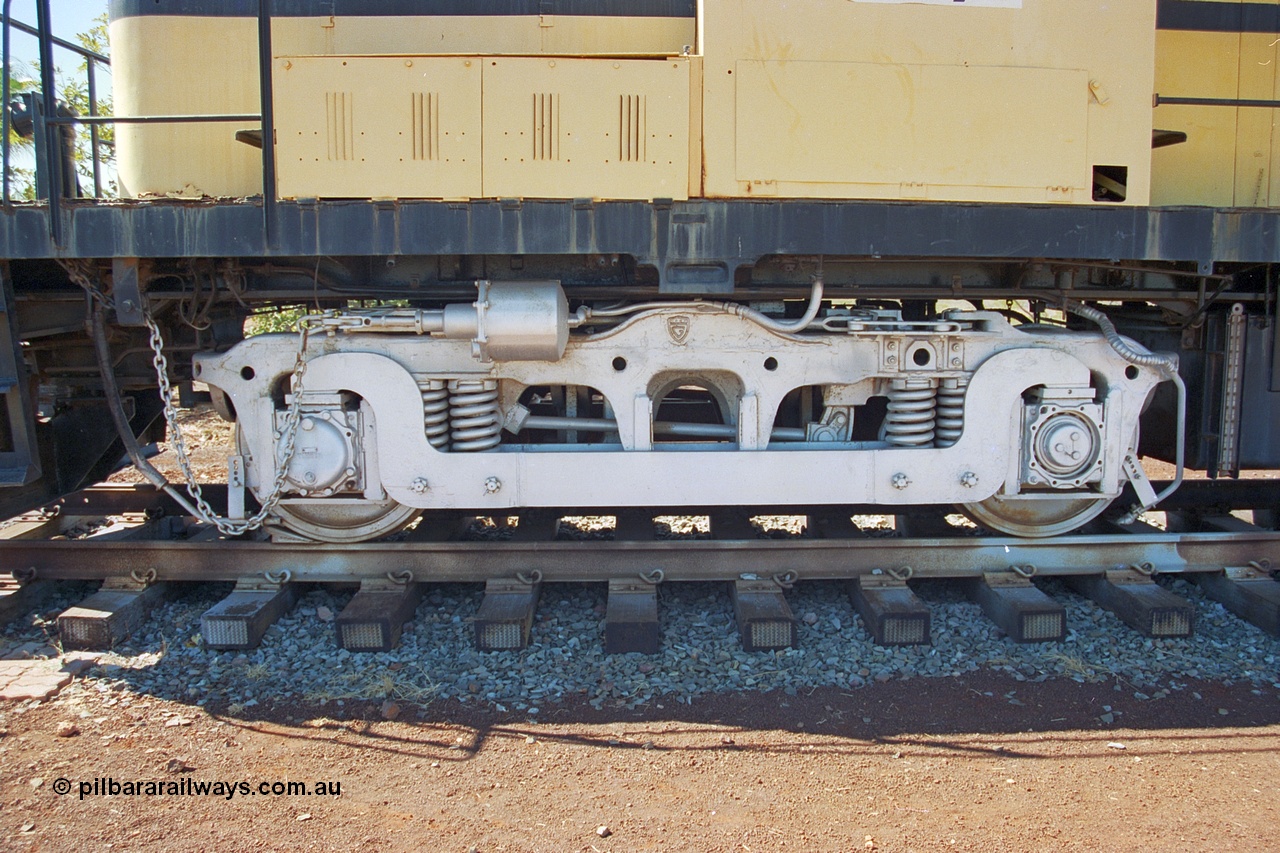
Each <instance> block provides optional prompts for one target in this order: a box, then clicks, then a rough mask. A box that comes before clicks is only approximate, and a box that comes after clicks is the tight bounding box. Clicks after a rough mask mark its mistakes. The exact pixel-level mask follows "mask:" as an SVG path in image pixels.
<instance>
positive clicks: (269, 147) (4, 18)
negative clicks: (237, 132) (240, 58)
mask: <svg viewBox="0 0 1280 853" xmlns="http://www.w3.org/2000/svg"><path fill="white" fill-rule="evenodd" d="M11 3H12V0H3V9H2V10H0V29H2V31H3V35H2V37H0V38H2V41H3V47H2V52H3V69H2V71H0V73H2V75H3V85H2V88H3V93H2V95H0V112H3V117H2V118H0V132H2V133H3V137H4V138H3V144H0V148H2V149H3V153H2V159H3V164H2V166H0V168H2V170H3V177H2V179H0V180H2V182H3V191H2V192H0V200H2V201H3V204H4V207H6V208H8V207H9V206H10V205H11V204H12V197H11V193H10V178H9V167H10V144H9V132H10V117H9V99H10V96H11V79H10V70H9V60H10V29H11V28H14V29H17V30H19V31H20V32H24V33H27V34H29V35H33V36H36V38H37V39H39V43H40V88H41V97H42V103H43V110H44V115H43V117H36V118H37V119H38V120H40V121H41V122H42V123H43V124H44V125H45V126H49V127H55V128H56V127H59V126H67V125H76V124H81V125H88V126H89V131H90V147H91V151H92V159H93V197H94V198H101V197H102V177H101V171H100V170H101V163H100V162H99V152H100V150H101V144H102V143H101V140H100V139H99V132H98V127H99V126H100V125H105V124H113V125H114V124H187V123H204V122H244V121H258V122H261V123H262V202H263V204H262V207H263V232H264V234H265V236H266V239H267V242H268V243H270V242H271V241H272V239H273V235H274V232H275V212H276V192H275V121H274V109H273V106H274V105H273V101H272V98H273V94H272V68H271V58H272V57H271V22H272V14H271V2H270V0H259V2H258V66H259V79H260V81H261V93H260V94H261V99H262V112H261V113H260V114H249V113H246V114H237V115H167V116H103V115H99V114H98V93H97V77H96V73H95V72H96V67H97V65H98V64H99V63H101V64H103V65H107V66H110V64H111V59H110V57H107V56H104V55H103V54H100V53H98V52H96V51H92V50H89V49H88V48H86V47H83V46H81V45H77V44H75V43H73V42H69V41H66V40H65V39H61V38H58V37H57V36H55V35H53V33H52V31H51V25H50V13H49V0H36V26H35V27H32V26H31V25H30V24H25V23H23V22H21V21H16V20H14V19H13V17H12V16H11V15H10V14H9V10H10V5H11ZM54 47H60V48H63V49H65V50H69V51H71V52H73V53H75V54H77V55H79V56H81V57H83V58H84V59H85V61H86V77H87V81H88V87H89V90H88V96H89V115H88V116H59V115H58V114H57V88H56V86H57V84H56V81H55V79H54V67H53V48H54ZM44 143H45V148H46V150H45V157H44V161H45V165H46V168H47V169H48V170H49V172H50V174H49V175H48V177H49V180H48V186H49V231H50V234H51V236H52V237H53V242H54V244H55V245H61V243H62V216H61V210H62V204H61V201H62V181H63V176H62V168H63V163H62V157H61V153H60V146H61V140H60V138H59V136H58V135H57V134H45V139H44ZM39 162H40V161H39V157H37V166H36V169H37V171H38V170H39V168H40V167H39Z"/></svg>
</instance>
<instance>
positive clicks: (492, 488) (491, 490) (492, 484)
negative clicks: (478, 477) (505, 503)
mask: <svg viewBox="0 0 1280 853" xmlns="http://www.w3.org/2000/svg"><path fill="white" fill-rule="evenodd" d="M484 490H485V492H486V493H487V494H490V495H496V494H497V493H498V492H499V491H501V490H502V481H501V480H499V479H498V478H497V477H490V478H489V479H487V480H485V481H484Z"/></svg>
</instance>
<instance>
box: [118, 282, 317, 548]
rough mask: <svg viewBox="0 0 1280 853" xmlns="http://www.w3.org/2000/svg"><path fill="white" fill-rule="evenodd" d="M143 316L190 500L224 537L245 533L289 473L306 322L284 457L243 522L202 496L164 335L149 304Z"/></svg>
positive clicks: (270, 505) (263, 515)
mask: <svg viewBox="0 0 1280 853" xmlns="http://www.w3.org/2000/svg"><path fill="white" fill-rule="evenodd" d="M142 318H143V320H144V321H145V322H146V324H147V329H148V330H149V331H150V332H151V351H152V353H153V355H152V359H151V363H152V365H154V366H155V369H156V381H157V382H158V384H159V386H160V400H161V402H162V403H163V404H164V419H165V423H166V424H168V427H169V444H170V446H171V447H172V448H173V453H174V455H175V456H176V457H177V459H178V467H179V468H181V469H182V476H183V479H185V480H186V487H187V494H189V495H191V499H192V500H193V501H194V502H195V506H196V510H197V511H198V514H199V517H200V520H201V521H203V522H205V523H207V524H212V525H213V526H214V527H216V528H217V529H218V532H219V533H222V534H224V535H226V536H239V535H241V534H243V533H248V532H249V531H250V530H257V529H258V528H259V527H261V526H262V525H263V523H264V522H265V521H266V520H267V516H269V515H270V514H271V511H272V510H273V509H275V507H276V504H278V503H280V498H281V496H282V495H283V494H284V487H285V481H286V480H287V479H288V476H289V465H290V464H291V463H292V462H293V456H294V451H295V448H296V443H297V438H298V424H299V423H300V422H301V421H302V379H303V377H304V376H305V375H306V372H307V358H306V355H307V335H308V331H309V327H308V325H307V324H306V323H299V324H298V354H297V357H296V358H295V360H294V363H293V381H292V387H293V399H292V401H291V402H290V403H289V410H288V413H287V414H286V415H285V419H284V433H283V435H282V436H281V438H282V440H283V441H284V454H283V457H281V458H280V459H278V460H277V463H276V477H275V482H274V483H273V484H272V486H271V493H270V494H269V495H267V498H266V500H264V501H263V502H262V507H261V508H260V509H259V510H258V511H257V512H256V513H254V514H253V516H251V517H250V518H248V519H244V520H242V521H233V520H232V519H229V518H221V517H219V516H218V514H217V513H216V512H214V511H213V507H211V506H210V505H209V502H208V501H206V500H205V499H204V494H203V492H202V490H201V488H200V484H199V483H198V482H196V475H195V471H194V470H193V469H192V467H191V457H190V455H189V454H188V452H187V445H186V441H185V440H184V439H183V437H182V429H181V427H179V426H178V411H177V409H176V408H175V407H174V405H173V390H172V386H171V385H170V384H169V361H168V359H166V358H165V356H164V338H163V337H162V336H161V334H160V327H159V326H158V325H157V324H156V321H155V319H154V318H153V317H152V316H151V309H150V307H149V306H148V307H145V308H144V309H143V312H142Z"/></svg>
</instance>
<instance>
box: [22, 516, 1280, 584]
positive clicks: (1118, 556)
mask: <svg viewBox="0 0 1280 853" xmlns="http://www.w3.org/2000/svg"><path fill="white" fill-rule="evenodd" d="M1251 564H1256V565H1259V566H1262V567H1270V566H1280V533H1277V532H1271V531H1265V530H1261V529H1258V530H1257V531H1256V532H1254V531H1248V532H1235V533H1160V532H1155V533H1146V532H1140V533H1127V532H1120V533H1115V534H1105V535H1076V536H1062V537H1056V538H1053V539H1043V540H1027V539H1014V538H1006V537H996V536H992V537H985V536H958V537H946V538H901V539H898V538H889V537H875V538H854V539H792V540H768V539H763V540H710V541H708V540H701V541H699V540H694V541H685V540H668V541H624V542H611V541H565V542H489V541H482V542H387V543H372V544H360V545H341V546H339V545H290V544H282V543H271V542H243V541H156V540H128V541H110V542H100V541H95V540H93V539H88V540H76V541H40V540H16V541H5V542H0V566H2V567H3V568H4V570H6V571H14V572H15V574H17V575H21V576H24V577H29V576H30V575H31V571H32V570H34V576H35V577H37V578H43V579H65V580H72V579H75V580H93V579H106V578H128V577H130V576H131V575H134V574H135V573H138V574H144V575H149V574H150V570H152V569H154V570H155V580H157V581H166V580H168V581H234V580H239V579H242V578H246V577H252V576H254V575H260V574H262V573H271V574H273V575H275V574H278V573H280V572H284V571H288V572H289V573H290V576H291V578H292V579H293V580H294V581H308V582H329V583H332V582H351V581H359V580H365V579H376V578H384V577H386V576H387V575H388V573H397V574H399V573H403V572H406V571H408V572H412V574H413V580H414V581H417V582H478V581H485V580H489V579H493V578H502V577H507V578H516V577H517V576H525V577H528V576H529V575H531V574H532V573H533V572H535V571H536V572H538V573H540V574H541V579H542V580H543V581H548V582H584V581H604V580H608V579H610V578H624V577H628V576H632V577H634V576H635V575H651V573H653V572H654V571H655V570H659V569H660V570H661V571H662V577H663V578H664V579H665V580H668V581H724V580H736V579H739V578H742V577H743V576H746V575H757V576H759V577H761V578H762V579H768V578H770V577H775V576H780V575H784V574H788V573H793V574H794V576H795V577H796V578H797V579H799V580H819V579H826V580H832V579H841V578H853V577H858V576H861V575H870V574H876V573H880V572H886V573H888V572H893V573H897V574H899V575H900V574H902V573H903V570H904V569H906V568H910V569H911V576H912V577H915V578H950V577H976V576H980V575H982V574H983V573H984V572H992V571H1007V570H1008V569H1009V568H1010V567H1012V566H1019V567H1024V568H1025V567H1028V566H1034V567H1035V571H1036V573H1037V574H1038V575H1040V576H1058V575H1081V574H1096V573H1101V572H1103V571H1106V570H1109V569H1123V568H1130V567H1139V568H1141V569H1143V570H1144V571H1145V572H1154V573H1157V574H1166V573H1188V572H1217V571H1221V570H1222V569H1223V568H1226V567H1244V566H1249V565H1251Z"/></svg>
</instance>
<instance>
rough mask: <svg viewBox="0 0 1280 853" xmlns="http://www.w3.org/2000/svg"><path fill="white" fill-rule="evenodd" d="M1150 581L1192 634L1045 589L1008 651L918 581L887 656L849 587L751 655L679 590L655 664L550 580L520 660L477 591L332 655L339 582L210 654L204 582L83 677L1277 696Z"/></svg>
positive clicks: (1181, 585) (542, 698)
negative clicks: (788, 645) (1055, 609)
mask: <svg viewBox="0 0 1280 853" xmlns="http://www.w3.org/2000/svg"><path fill="white" fill-rule="evenodd" d="M1162 583H1164V584H1165V585H1166V586H1167V587H1168V588H1169V589H1171V590H1172V591H1173V592H1176V593H1178V594H1179V595H1183V596H1185V597H1186V598H1187V599H1189V600H1190V601H1192V602H1193V603H1194V604H1195V607H1196V634H1195V636H1193V637H1191V638H1188V639H1164V640H1153V639H1149V638H1146V637H1144V636H1142V635H1140V634H1139V633H1137V632H1135V631H1133V630H1132V629H1130V628H1128V627H1126V626H1124V625H1123V624H1122V623H1121V622H1120V621H1119V620H1118V619H1117V618H1116V617H1114V616H1113V615H1111V614H1110V613H1108V612H1106V611H1104V610H1102V609H1101V608H1099V607H1098V606H1097V605H1095V604H1094V603H1093V602H1091V601H1089V600H1088V599H1085V598H1082V597H1080V596H1078V595H1076V594H1074V593H1072V592H1070V591H1068V590H1067V589H1066V588H1065V586H1063V585H1061V584H1060V583H1058V582H1055V581H1046V582H1044V583H1043V588H1044V589H1045V590H1046V591H1047V592H1049V593H1050V594H1051V595H1052V596H1053V597H1054V598H1055V599H1057V600H1058V601H1059V602H1061V603H1062V604H1064V605H1065V607H1066V610H1067V624H1068V634H1067V637H1066V639H1065V641H1063V642H1056V643H1041V644H1018V643H1014V642H1013V641H1011V640H1010V639H1008V638H1007V637H1005V636H1004V635H1003V633H1002V632H1001V631H1000V630H999V629H998V628H997V627H996V626H995V625H993V624H992V623H991V622H990V621H989V620H988V619H987V618H986V617H985V616H984V615H983V613H982V611H981V610H980V609H979V607H978V606H977V605H976V604H973V603H970V602H969V601H968V600H967V599H965V598H964V596H963V595H962V594H961V593H960V591H959V590H958V588H957V587H956V586H955V585H954V584H951V583H948V582H945V581H929V582H923V583H919V584H917V585H916V591H917V593H918V594H920V595H921V596H922V597H923V598H924V599H925V600H926V601H927V602H928V604H929V605H930V608H931V611H932V619H933V632H932V633H933V645H932V646H916V647H898V648H883V647H879V646H876V645H875V644H873V643H872V642H871V640H870V638H869V636H868V635H867V632H866V631H865V629H864V627H863V625H862V621H861V618H860V617H859V616H858V615H857V614H856V613H855V612H854V610H853V608H852V605H851V604H850V602H849V599H848V596H847V595H846V593H845V587H844V585H843V584H840V583H834V582H818V581H814V582H803V583H800V584H798V585H797V586H796V587H795V588H794V589H793V590H791V591H790V592H788V594H787V596H788V601H789V602H790V604H791V607H792V609H793V611H794V612H795V614H796V616H797V618H798V626H797V627H798V636H799V646H798V647H797V648H794V649H787V650H783V651H778V652H755V653H748V652H744V651H743V650H742V647H741V643H740V640H739V636H738V632H737V629H736V626H735V624H734V620H733V608H732V605H731V602H730V599H729V594H728V589H727V584H713V583H679V584H676V583H673V584H667V585H664V586H662V587H661V588H660V599H659V600H660V619H661V626H662V646H661V651H660V653H659V654H658V655H656V656H645V655H640V654H623V655H606V654H604V650H603V640H602V637H603V620H604V611H605V592H606V589H605V585H604V584H548V585H544V587H543V590H542V597H541V601H540V605H539V608H538V614H537V619H536V621H535V623H534V626H533V631H532V641H531V645H530V647H529V648H528V649H525V650H523V651H518V652H478V651H476V650H475V648H474V628H473V624H472V621H471V620H472V617H473V616H474V615H475V613H476V610H477V609H478V607H479V605H480V601H481V599H482V597H483V587H482V586H480V585H478V584H447V585H439V586H433V587H431V588H430V589H429V590H428V592H427V594H426V596H425V597H424V599H423V603H422V605H421V606H420V607H419V609H418V611H417V613H416V615H415V618H414V620H413V621H412V622H411V623H408V624H407V625H406V629H405V632H404V635H403V636H402V638H401V642H400V646H399V647H398V648H397V649H395V650H393V651H391V652H385V653H352V652H348V651H345V650H342V649H339V648H337V646H336V643H335V640H334V626H333V621H332V620H333V614H336V613H340V612H341V610H342V608H343V607H344V606H345V604H346V603H347V601H349V600H350V598H351V595H352V594H353V591H352V590H347V591H341V590H335V589H333V588H312V590H311V591H309V592H307V593H306V594H305V595H304V596H303V597H302V598H301V599H300V601H299V603H298V605H297V606H296V607H295V608H294V609H293V611H292V612H290V613H289V614H287V615H286V616H284V617H283V618H281V619H280V620H279V621H278V622H277V623H276V624H275V625H274V626H272V628H271V629H270V630H269V631H268V632H267V635H266V637H265V639H264V640H263V643H262V645H261V646H260V647H259V648H258V649H255V650H252V651H247V652H235V651H215V650H212V649H208V648H205V647H204V646H203V644H202V642H201V640H200V636H199V634H200V616H201V614H202V613H203V612H204V611H205V610H207V609H208V608H209V607H211V606H212V605H213V604H215V603H216V602H217V601H218V600H219V599H220V598H221V597H223V596H224V595H225V594H227V593H228V592H229V591H230V585H228V584H202V585H191V586H190V587H187V588H186V589H185V591H184V592H183V593H181V595H180V596H179V597H178V598H177V599H174V600H171V601H168V602H166V603H165V604H163V605H161V606H160V607H158V608H157V609H156V610H155V611H153V613H152V615H151V618H150V619H149V620H148V622H147V623H146V624H145V625H144V627H143V628H142V629H141V630H140V631H139V632H138V633H137V634H136V635H135V636H134V637H133V638H132V639H131V640H130V641H129V643H128V644H127V645H124V646H122V647H119V648H117V649H116V650H115V651H113V652H111V653H107V654H104V655H102V656H101V657H99V658H98V661H97V665H96V667H94V668H92V669H89V670H87V675H88V677H89V678H90V679H92V681H91V684H93V685H96V686H97V687H98V688H100V689H127V690H129V691H134V692H137V693H141V694H146V695H151V696H155V697H158V698H162V699H174V700H178V701H182V702H187V703H194V704H197V705H201V706H209V707H219V708H229V709H230V710H232V711H233V712H235V711H238V710H240V709H243V708H246V707H253V706H255V705H262V704H267V703H271V702H274V701H291V702H297V701H303V702H308V703H317V704H326V705H327V704H329V703H339V702H346V701H348V700H387V699H390V700H394V701H395V702H396V703H398V704H399V705H401V706H405V707H412V706H419V707H421V706H426V705H428V704H430V703H431V702H433V701H436V700H441V699H449V698H452V699H456V700H458V701H461V702H464V703H478V704H480V705H485V706H489V707H491V708H492V709H494V710H496V711H500V712H508V711H510V712H518V713H524V714H527V715H529V716H530V717H535V718H536V717H537V716H538V715H539V714H543V713H545V712H546V711H547V710H548V709H550V708H553V707H554V706H555V705H557V704H558V703H561V702H564V701H566V700H569V699H573V700H575V701H585V702H587V703H589V704H590V705H591V706H592V707H595V708H598V709H617V708H631V709H643V708H645V707H649V706H650V705H652V706H656V707H664V706H666V705H667V704H668V703H676V704H678V703H688V702H691V701H692V700H693V699H694V698H695V697H698V696H703V695H706V694H710V693H720V692H732V691H755V692H767V691H773V690H779V691H783V692H784V693H786V694H790V695H794V694H795V693H797V692H799V691H807V690H810V689H813V688H816V687H824V686H827V687H838V688H842V689H857V688H860V687H863V686H865V685H868V684H872V683H877V682H886V681H891V680H895V679H909V678H922V677H923V678H928V677H951V676H959V675H964V674H966V673H972V672H975V671H978V670H984V669H985V670H990V671H995V672H1003V673H1007V674H1008V675H1010V676H1011V677H1012V679H1013V680H1015V681H1043V680H1046V679H1050V678H1069V679H1073V680H1075V681H1078V682H1102V681H1108V680H1114V681H1115V684H1116V689H1119V690H1125V691H1128V692H1131V693H1132V694H1133V695H1134V697H1135V698H1137V699H1140V700H1143V699H1152V700H1158V699H1160V698H1162V697H1163V696H1165V695H1168V692H1169V691H1177V690H1182V689H1184V688H1185V687H1186V685H1185V684H1184V683H1183V680H1185V679H1190V680H1215V681H1227V682H1233V681H1234V682H1247V683H1252V684H1254V685H1255V686H1256V687H1258V688H1262V689H1280V665H1278V664H1277V662H1278V661H1280V639H1277V638H1274V637H1271V636H1269V635H1267V634H1265V633H1264V632H1262V631H1261V630H1259V629H1257V628H1255V627H1253V626H1252V625H1250V624H1248V623H1247V622H1245V621H1243V620H1241V619H1239V618H1237V617H1236V616H1234V615H1232V614H1230V613H1227V612H1226V611H1225V610H1224V609H1223V608H1222V606H1221V605H1219V604H1218V603H1216V602H1214V601H1211V600H1209V599H1207V598H1206V597H1205V596H1204V595H1203V594H1202V593H1201V592H1200V590H1199V589H1198V587H1196V585H1195V584H1193V583H1190V582H1188V581H1185V580H1182V579H1169V578H1166V579H1162ZM87 589H91V586H90V585H85V584H79V585H74V586H68V587H67V588H66V590H64V591H62V592H61V593H60V596H59V599H58V600H55V601H53V602H51V603H50V604H49V605H47V606H46V607H44V608H43V609H42V611H41V614H43V616H32V617H28V618H27V619H26V620H19V622H17V623H14V624H11V625H10V626H8V628H7V629H6V630H5V633H3V634H2V635H0V654H4V652H5V651H6V650H11V649H13V648H16V647H17V646H20V645H22V644H26V643H39V642H43V641H46V640H50V639H54V640H56V636H54V635H52V634H51V632H53V631H54V630H55V629H56V624H55V623H54V622H53V621H51V620H52V618H53V617H55V616H56V614H57V612H59V610H60V609H61V608H62V607H65V606H69V605H70V604H74V603H75V602H76V601H78V600H79V599H80V598H82V597H83V596H84V595H85V594H86V590H87ZM1007 698H1008V699H1009V701H1010V702H1013V703H1016V702H1017V701H1018V700H1017V698H1016V696H1010V697H1007ZM1104 722H1105V720H1104Z"/></svg>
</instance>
